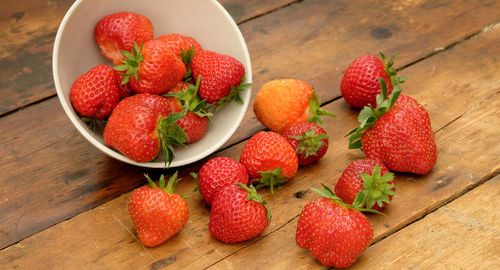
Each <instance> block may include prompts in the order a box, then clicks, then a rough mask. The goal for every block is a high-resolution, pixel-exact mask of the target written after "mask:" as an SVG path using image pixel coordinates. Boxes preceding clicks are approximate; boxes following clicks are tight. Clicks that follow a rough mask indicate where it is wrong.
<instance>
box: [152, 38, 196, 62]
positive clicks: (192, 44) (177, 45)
mask: <svg viewBox="0 0 500 270" xmlns="http://www.w3.org/2000/svg"><path fill="white" fill-rule="evenodd" d="M156 39H157V40H161V41H163V42H165V43H167V46H168V47H169V48H170V49H171V50H172V51H173V53H174V54H175V55H176V56H177V58H179V59H182V52H183V51H184V52H185V53H186V52H188V51H189V50H191V49H192V50H193V51H192V57H194V56H196V55H197V54H198V53H199V52H201V51H203V49H202V48H201V45H200V44H199V43H198V42H197V41H196V40H195V39H194V38H192V37H188V36H184V35H181V34H177V33H173V34H168V35H163V36H159V37H157V38H156Z"/></svg>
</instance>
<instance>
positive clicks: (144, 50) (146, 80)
mask: <svg viewBox="0 0 500 270" xmlns="http://www.w3.org/2000/svg"><path fill="white" fill-rule="evenodd" d="M122 52H123V55H124V56H126V57H127V59H126V60H123V64H122V65H119V66H116V67H115V69H116V70H118V71H126V73H124V74H123V76H124V77H123V81H122V83H123V84H125V83H129V85H130V87H131V88H132V89H133V90H134V92H136V93H150V94H158V95H161V94H164V93H166V92H167V91H168V90H169V89H171V88H172V87H174V86H175V85H176V84H177V83H178V82H180V81H181V80H182V78H183V77H184V73H186V66H184V63H182V61H181V60H179V59H177V57H176V56H175V55H174V53H172V51H171V50H170V49H169V48H168V47H167V45H166V44H165V43H164V42H162V41H159V40H155V39H154V40H150V41H147V42H145V43H144V44H143V45H141V46H140V47H138V46H137V44H135V45H134V47H133V48H132V53H129V52H126V51H122Z"/></svg>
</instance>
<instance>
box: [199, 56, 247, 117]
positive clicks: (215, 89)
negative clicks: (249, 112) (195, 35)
mask: <svg viewBox="0 0 500 270" xmlns="http://www.w3.org/2000/svg"><path fill="white" fill-rule="evenodd" d="M191 70H192V72H193V77H194V78H198V77H199V76H200V75H201V84H200V89H199V92H198V94H199V95H200V97H201V98H202V99H205V100H206V101H207V102H208V103H209V104H214V103H215V104H216V105H217V107H218V109H220V108H222V106H224V105H225V104H227V103H228V102H229V101H230V100H232V99H234V100H235V101H237V102H240V103H242V102H243V101H242V100H241V98H240V96H239V92H240V91H243V90H245V88H246V87H247V86H248V84H245V83H244V82H245V77H244V75H245V67H244V66H243V64H242V63H241V62H240V61H238V60H237V59H235V58H233V57H231V56H229V55H225V54H220V53H216V52H213V51H207V50H205V51H201V52H199V53H198V54H197V55H196V56H195V57H194V58H193V61H192V62H191Z"/></svg>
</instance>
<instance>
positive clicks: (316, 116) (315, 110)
mask: <svg viewBox="0 0 500 270" xmlns="http://www.w3.org/2000/svg"><path fill="white" fill-rule="evenodd" d="M313 97H314V98H312V97H309V110H310V112H309V118H307V122H310V123H316V124H321V123H323V120H321V117H320V116H331V117H336V116H337V115H335V114H334V113H332V112H330V111H327V110H325V109H323V108H321V104H320V103H319V99H318V94H316V91H314V89H313Z"/></svg>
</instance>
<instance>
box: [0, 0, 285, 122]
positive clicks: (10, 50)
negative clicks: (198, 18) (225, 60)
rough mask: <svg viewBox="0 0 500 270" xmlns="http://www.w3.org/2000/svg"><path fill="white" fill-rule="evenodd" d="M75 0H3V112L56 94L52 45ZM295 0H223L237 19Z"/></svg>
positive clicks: (0, 13) (0, 92)
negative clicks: (63, 19) (53, 77)
mask: <svg viewBox="0 0 500 270" xmlns="http://www.w3.org/2000/svg"><path fill="white" fill-rule="evenodd" d="M73 2H74V0H48V1H38V0H17V1H14V0H4V1H1V2H0V25H1V26H2V27H1V30H0V44H2V45H1V46H0V73H1V74H2V76H1V78H0V96H1V97H2V99H0V115H2V114H5V113H7V112H10V111H13V110H16V109H18V108H20V107H23V106H27V105H29V104H32V103H34V102H37V101H39V100H43V99H45V98H47V97H50V96H53V95H55V93H56V92H55V88H54V83H53V79H52V47H53V43H54V39H55V37H56V32H57V28H58V27H59V24H60V22H61V20H62V18H63V17H64V15H65V14H66V11H67V10H68V9H69V8H70V6H71V5H72V4H73ZM292 2H293V1H292V0H280V1H257V0H253V1H248V0H221V1H220V3H221V4H222V5H223V6H224V7H225V8H226V9H227V10H228V12H229V13H230V15H231V16H232V17H233V18H234V19H235V20H236V21H237V22H240V21H242V20H248V19H251V18H253V17H256V16H259V15H262V14H266V13H268V12H270V11H272V10H275V9H277V8H279V7H281V6H283V5H287V4H290V3H292Z"/></svg>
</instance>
